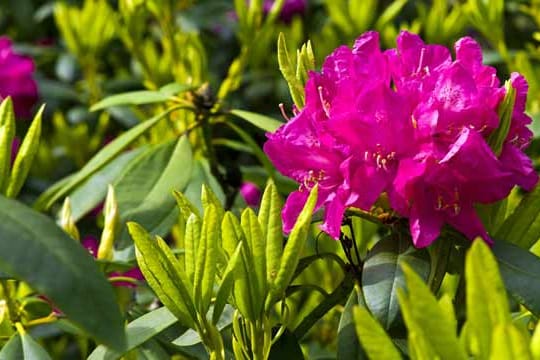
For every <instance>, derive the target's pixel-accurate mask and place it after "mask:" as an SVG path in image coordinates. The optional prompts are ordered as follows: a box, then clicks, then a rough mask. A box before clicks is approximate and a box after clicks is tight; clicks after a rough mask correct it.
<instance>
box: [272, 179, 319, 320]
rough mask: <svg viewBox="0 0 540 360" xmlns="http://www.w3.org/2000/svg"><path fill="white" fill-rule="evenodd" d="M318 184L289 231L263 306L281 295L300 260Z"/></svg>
mask: <svg viewBox="0 0 540 360" xmlns="http://www.w3.org/2000/svg"><path fill="white" fill-rule="evenodd" d="M317 193H318V186H315V187H314V188H313V189H312V190H311V193H310V194H309V197H308V199H307V201H306V204H305V205H304V208H303V209H302V211H301V212H300V215H298V219H297V220H296V223H295V224H294V227H293V229H292V231H291V235H290V236H289V239H288V241H287V245H285V249H284V250H283V257H282V258H281V261H280V266H279V270H278V273H277V276H276V280H275V281H274V283H273V284H272V287H271V289H270V296H269V297H268V300H267V302H266V304H265V308H266V309H269V308H270V307H271V306H272V305H273V302H274V301H276V300H278V299H280V298H281V297H283V295H284V294H285V289H286V288H287V286H289V283H290V281H291V279H292V277H293V276H294V270H295V269H296V266H297V265H298V262H299V260H300V255H301V253H302V250H303V248H304V245H305V243H306V240H307V237H308V232H309V227H310V225H311V216H312V214H313V209H315V204H316V202H317Z"/></svg>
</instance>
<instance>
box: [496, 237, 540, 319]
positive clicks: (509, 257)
mask: <svg viewBox="0 0 540 360" xmlns="http://www.w3.org/2000/svg"><path fill="white" fill-rule="evenodd" d="M492 250H493V255H495V257H496V258H497V262H498V264H499V269H500V274H501V276H502V278H503V280H504V285H505V288H506V291H508V293H509V294H510V295H511V296H512V297H513V298H514V299H516V300H517V301H518V302H519V303H521V304H523V306H525V307H526V308H527V309H529V310H530V311H531V312H532V313H533V314H535V315H536V316H540V258H539V257H538V256H536V255H535V254H533V253H531V252H530V251H527V250H525V249H522V248H521V247H518V246H516V245H513V244H509V243H507V242H505V241H500V240H497V241H495V245H494V246H493V249H492Z"/></svg>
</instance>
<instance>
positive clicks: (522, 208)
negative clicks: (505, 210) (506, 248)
mask: <svg viewBox="0 0 540 360" xmlns="http://www.w3.org/2000/svg"><path fill="white" fill-rule="evenodd" d="M494 238H496V239H502V240H504V241H507V242H509V243H512V244H516V245H517V246H519V247H522V248H524V249H529V248H530V247H531V246H533V244H534V243H535V242H536V241H537V240H538V239H539V238H540V186H537V187H536V188H535V189H534V190H533V191H532V192H530V193H528V194H526V195H525V196H524V197H523V199H522V200H521V202H520V203H519V205H518V206H517V207H516V208H515V210H514V211H513V212H512V214H511V215H510V216H509V217H508V218H507V219H506V220H505V221H504V222H503V224H502V225H501V226H500V227H499V228H498V230H497V232H496V233H495V236H494Z"/></svg>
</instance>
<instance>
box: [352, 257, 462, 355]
mask: <svg viewBox="0 0 540 360" xmlns="http://www.w3.org/2000/svg"><path fill="white" fill-rule="evenodd" d="M401 266H402V269H403V273H404V275H405V279H406V283H407V293H405V291H404V289H403V288H400V289H399V290H398V299H399V304H400V307H401V311H402V314H403V318H404V320H405V324H406V325H407V329H408V330H409V332H414V333H415V334H417V335H418V337H419V338H420V339H423V340H425V342H426V344H427V345H428V346H429V348H431V349H433V351H434V352H435V353H436V354H437V357H438V358H440V359H456V360H458V359H463V360H465V359H466V358H467V356H466V355H465V352H464V351H463V349H462V348H461V345H460V343H459V340H458V338H457V333H456V329H455V326H454V324H453V323H451V322H450V321H449V318H448V316H447V314H446V312H445V311H444V310H443V309H442V308H441V306H440V305H439V303H438V302H437V299H436V298H435V296H434V295H433V294H432V293H431V291H430V289H429V287H428V286H427V285H426V284H425V283H424V281H425V280H424V279H422V277H420V276H419V275H418V274H417V273H416V272H415V271H414V270H413V268H412V267H410V266H409V265H408V264H407V263H403V264H402V265H401ZM362 344H363V345H364V343H362Z"/></svg>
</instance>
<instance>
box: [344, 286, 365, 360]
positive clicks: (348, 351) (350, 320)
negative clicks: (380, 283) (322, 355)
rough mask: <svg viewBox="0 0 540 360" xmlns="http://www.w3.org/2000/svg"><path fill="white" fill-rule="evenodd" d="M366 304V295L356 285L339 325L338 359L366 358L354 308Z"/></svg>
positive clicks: (359, 359)
mask: <svg viewBox="0 0 540 360" xmlns="http://www.w3.org/2000/svg"><path fill="white" fill-rule="evenodd" d="M358 306H362V307H365V304H364V296H363V295H362V293H361V290H360V288H359V287H357V286H355V287H354V289H353V291H352V292H351V295H350V296H349V298H348V299H347V302H346V303H345V308H344V309H343V312H342V313H341V318H340V319H339V326H338V338H337V360H365V359H367V355H366V353H365V352H364V349H362V346H361V345H360V342H359V341H358V336H359V335H357V334H356V328H355V325H354V324H355V322H354V315H353V309H354V308H356V307H358Z"/></svg>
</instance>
